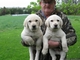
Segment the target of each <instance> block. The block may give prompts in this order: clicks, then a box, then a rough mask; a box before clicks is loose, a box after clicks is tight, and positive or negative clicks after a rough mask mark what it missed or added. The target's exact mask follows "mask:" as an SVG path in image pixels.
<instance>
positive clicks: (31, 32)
mask: <svg viewBox="0 0 80 60" xmlns="http://www.w3.org/2000/svg"><path fill="white" fill-rule="evenodd" d="M23 25H24V29H23V31H22V33H21V38H22V40H23V41H24V42H25V44H29V45H31V46H30V47H29V53H30V60H38V59H39V53H40V49H41V43H42V37H43V33H42V31H41V25H42V20H41V18H40V17H39V16H38V15H36V14H30V15H29V16H27V17H26V19H25V20H24V23H23ZM34 45H35V46H34ZM35 49H36V55H35V56H34V54H33V50H35Z"/></svg>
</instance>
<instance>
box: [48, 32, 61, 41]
mask: <svg viewBox="0 0 80 60" xmlns="http://www.w3.org/2000/svg"><path fill="white" fill-rule="evenodd" d="M49 39H50V40H54V41H60V40H61V36H60V35H59V34H55V33H52V34H50V35H49Z"/></svg>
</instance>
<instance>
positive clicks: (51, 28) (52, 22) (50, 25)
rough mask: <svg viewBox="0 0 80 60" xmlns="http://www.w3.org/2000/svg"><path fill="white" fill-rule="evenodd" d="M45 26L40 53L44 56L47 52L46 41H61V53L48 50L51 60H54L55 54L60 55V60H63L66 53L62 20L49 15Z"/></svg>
mask: <svg viewBox="0 0 80 60" xmlns="http://www.w3.org/2000/svg"><path fill="white" fill-rule="evenodd" d="M45 24H46V25H47V29H46V32H45V34H44V36H43V50H42V53H43V54H44V55H45V54H46V53H47V52H48V48H49V47H48V40H54V41H59V42H60V41H61V43H62V49H63V50H62V51H57V50H56V51H55V50H54V49H49V52H50V54H51V57H52V60H56V56H55V54H60V55H61V57H60V60H64V58H65V55H66V52H67V51H68V47H67V39H66V34H65V33H64V32H63V31H62V29H61V27H62V25H63V21H62V19H61V18H60V17H59V16H57V15H51V16H50V17H48V18H47V20H46V22H45Z"/></svg>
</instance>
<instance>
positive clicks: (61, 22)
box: [60, 19, 63, 28]
mask: <svg viewBox="0 0 80 60" xmlns="http://www.w3.org/2000/svg"><path fill="white" fill-rule="evenodd" d="M62 25H63V21H62V19H60V27H61V28H62Z"/></svg>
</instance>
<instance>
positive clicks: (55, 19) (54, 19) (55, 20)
mask: <svg viewBox="0 0 80 60" xmlns="http://www.w3.org/2000/svg"><path fill="white" fill-rule="evenodd" d="M45 24H46V25H47V27H49V28H51V29H59V28H61V27H62V25H63V21H62V19H61V18H60V17H59V16H58V15H51V16H49V17H48V18H47V20H46V22H45Z"/></svg>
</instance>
